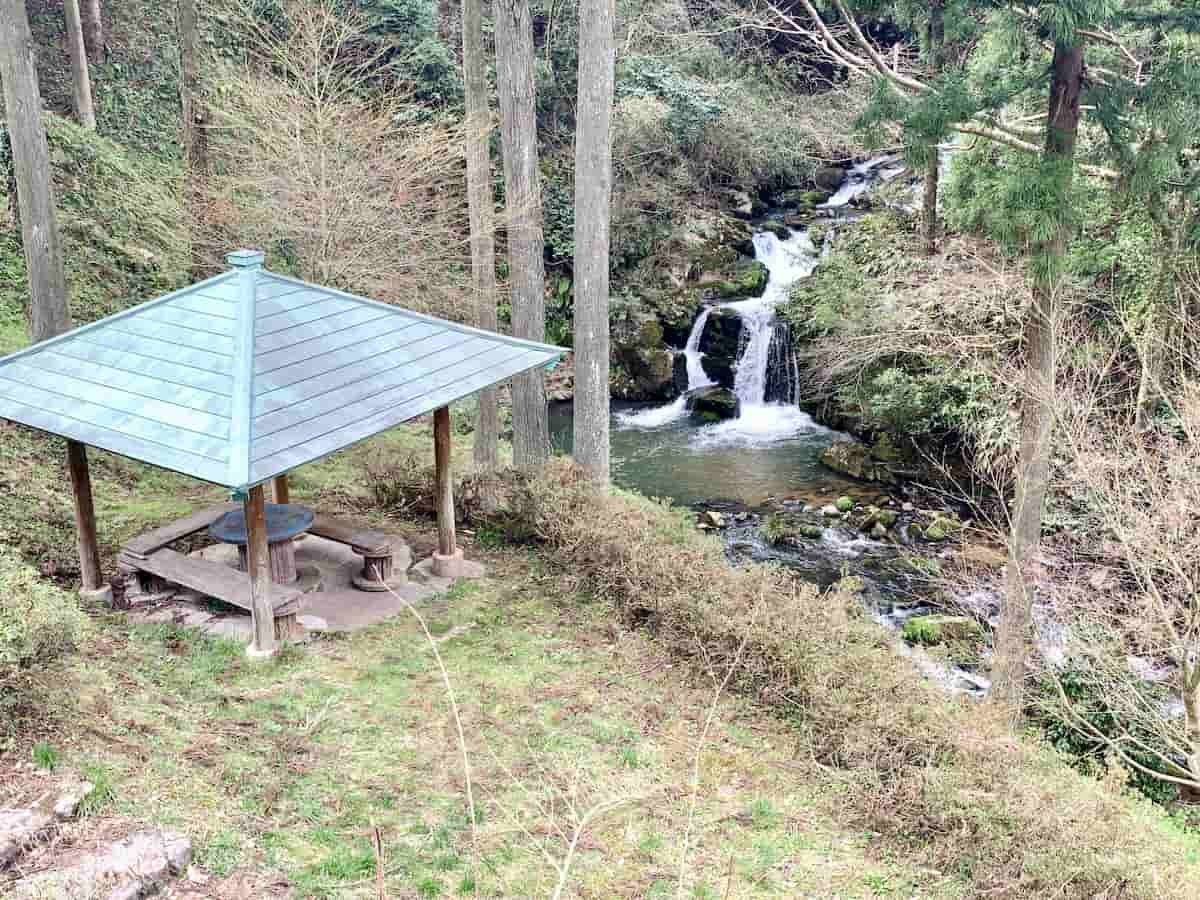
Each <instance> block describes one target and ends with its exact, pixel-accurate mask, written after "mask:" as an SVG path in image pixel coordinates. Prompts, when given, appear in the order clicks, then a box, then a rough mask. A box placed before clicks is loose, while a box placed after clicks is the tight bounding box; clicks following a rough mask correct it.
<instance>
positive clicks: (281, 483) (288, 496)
mask: <svg viewBox="0 0 1200 900" xmlns="http://www.w3.org/2000/svg"><path fill="white" fill-rule="evenodd" d="M271 484H272V492H273V493H274V495H275V502H276V503H281V504H288V503H291V502H292V491H291V488H290V487H289V486H288V477H287V475H286V474H284V475H276V476H275V478H274V479H273V480H272V482H271Z"/></svg>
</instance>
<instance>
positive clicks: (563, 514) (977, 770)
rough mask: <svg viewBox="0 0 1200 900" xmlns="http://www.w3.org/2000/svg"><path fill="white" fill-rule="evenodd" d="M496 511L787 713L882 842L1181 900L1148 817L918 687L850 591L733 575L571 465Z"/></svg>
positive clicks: (816, 766)
mask: <svg viewBox="0 0 1200 900" xmlns="http://www.w3.org/2000/svg"><path fill="white" fill-rule="evenodd" d="M506 503H507V512H506V513H505V514H504V516H503V517H502V519H501V521H502V522H510V523H511V522H512V521H515V520H518V519H519V520H520V521H521V522H522V524H523V533H525V534H528V535H529V536H530V537H531V538H532V539H533V540H535V541H538V542H540V543H541V544H542V545H543V546H544V548H545V550H546V552H547V554H548V557H549V559H550V560H551V561H552V562H554V563H555V564H556V565H557V567H558V569H559V570H560V571H561V573H562V577H563V578H564V579H565V580H566V581H567V582H568V584H569V585H570V586H574V587H578V588H581V589H586V590H588V591H591V592H593V593H596V594H599V595H601V596H603V597H605V598H607V599H608V600H609V601H611V602H612V603H613V604H614V605H615V607H616V608H617V609H618V610H619V611H620V612H621V613H622V614H623V615H624V616H625V617H626V618H627V619H628V620H630V621H631V622H635V623H646V624H648V625H649V626H650V627H651V628H652V629H653V630H654V632H655V634H656V636H657V638H658V640H659V641H661V642H662V643H663V644H664V645H665V646H666V647H668V648H669V649H670V650H671V651H672V652H673V653H674V654H675V655H676V656H678V657H680V658H682V659H685V660H689V661H693V662H697V661H700V660H702V665H703V666H706V667H708V668H709V669H710V670H712V671H732V672H733V675H732V676H731V680H730V686H731V687H732V688H736V689H739V690H741V691H743V692H746V693H749V694H751V695H753V696H755V697H757V698H758V699H759V700H760V701H762V702H763V703H765V704H768V705H770V706H772V707H774V708H776V709H777V710H778V711H779V713H780V714H782V715H785V716H787V717H788V718H789V719H791V720H792V721H793V722H794V723H795V725H796V728H797V730H798V732H799V734H800V736H801V746H802V747H803V752H804V754H805V755H807V756H808V757H809V758H810V759H811V760H812V763H813V766H812V770H813V772H814V774H817V775H818V776H819V777H825V778H827V779H829V780H830V781H832V782H834V783H836V784H837V785H838V788H839V798H840V802H841V804H842V809H843V812H844V814H845V815H847V816H848V817H850V818H851V819H852V820H855V821H857V822H858V823H859V824H860V825H861V826H862V827H865V828H868V829H870V830H871V831H873V832H875V833H878V834H879V835H880V836H881V838H882V839H883V840H886V841H887V842H888V846H889V847H890V848H894V847H897V846H899V847H900V848H902V849H906V850H910V851H912V852H919V853H921V854H923V858H924V859H925V860H926V861H927V863H928V864H929V865H930V866H932V867H934V868H936V869H940V870H949V869H953V870H955V871H957V872H959V873H961V874H962V876H963V877H964V878H965V879H966V881H967V882H968V883H969V884H970V886H971V890H972V891H973V892H975V894H976V895H983V894H986V895H987V896H990V897H1011V898H1016V897H1021V898H1028V897H1047V898H1048V897H1055V898H1061V897H1079V898H1084V897H1087V898H1092V897H1098V896H1118V895H1119V896H1123V897H1145V898H1169V897H1180V898H1182V897H1185V896H1189V895H1190V892H1191V887H1190V886H1188V885H1189V881H1188V879H1189V878H1190V877H1193V876H1191V875H1189V874H1187V872H1186V869H1187V864H1186V863H1184V862H1181V860H1182V859H1183V855H1182V850H1181V849H1180V848H1181V845H1180V844H1178V843H1177V841H1178V840H1179V838H1178V836H1176V835H1173V834H1172V832H1171V831H1170V830H1169V829H1168V828H1167V827H1165V825H1164V824H1163V821H1162V818H1161V815H1160V814H1159V813H1158V812H1157V811H1155V810H1153V809H1152V808H1151V807H1149V805H1148V804H1143V803H1139V802H1136V801H1131V800H1129V799H1127V798H1123V797H1121V796H1120V795H1119V794H1118V792H1116V791H1115V790H1114V789H1113V788H1112V787H1111V786H1109V785H1106V784H1102V783H1098V782H1096V781H1094V780H1091V779H1088V778H1085V777H1083V776H1080V775H1078V774H1077V773H1074V772H1072V771H1070V770H1069V769H1068V768H1067V767H1066V766H1065V765H1064V764H1063V762H1062V761H1061V760H1060V759H1058V758H1057V757H1056V756H1055V755H1054V754H1053V753H1051V752H1049V751H1047V750H1045V749H1043V748H1040V747H1039V746H1037V745H1036V744H1034V743H1032V742H1026V741H1023V740H1019V739H1015V738H1013V737H1012V735H1011V734H1010V733H1009V732H1008V731H1007V729H1006V727H1005V724H1004V723H1003V721H1001V720H1000V719H998V718H997V717H996V716H995V714H994V711H992V710H990V709H988V708H986V707H981V706H971V705H967V704H966V703H965V702H964V701H955V700H951V699H949V698H947V697H946V696H945V695H943V694H942V693H940V692H939V691H938V689H937V688H936V687H934V686H932V685H929V684H927V683H925V682H923V681H922V680H921V679H920V678H919V677H918V676H917V675H916V673H915V671H914V670H913V669H912V668H911V664H910V663H908V662H907V661H905V660H903V659H900V658H899V657H897V656H896V655H895V654H894V652H893V651H892V649H891V647H890V645H889V637H888V636H887V634H886V632H884V631H883V630H882V629H881V628H880V627H878V626H877V625H875V624H874V623H873V622H871V621H869V620H868V618H867V617H866V616H865V615H864V614H863V613H862V611H861V608H860V606H859V605H858V603H857V601H856V600H854V599H853V598H851V597H850V596H847V595H846V593H845V592H844V591H843V592H840V593H834V594H831V595H821V594H820V593H819V592H818V591H817V590H816V589H815V588H813V587H812V586H810V585H805V584H798V583H796V582H794V581H793V580H792V579H791V578H790V577H789V576H788V575H787V574H786V573H785V572H783V571H781V570H778V569H774V568H770V567H762V566H747V567H745V568H740V569H733V568H731V567H730V566H729V565H728V563H727V561H726V559H725V557H724V554H723V552H722V548H721V546H720V544H719V542H717V541H713V540H711V539H708V538H704V537H702V536H700V535H698V534H697V533H696V532H695V531H694V529H693V528H692V526H691V524H690V522H688V521H687V520H686V518H685V517H684V516H683V514H681V513H680V512H679V511H677V510H673V509H671V508H669V507H666V506H663V505H660V504H658V503H654V502H651V501H647V500H643V499H640V498H637V497H632V496H629V495H626V494H622V493H619V492H614V493H611V494H607V493H603V492H599V491H597V490H596V489H594V488H593V487H591V486H589V485H588V484H587V482H586V481H585V480H584V478H583V477H582V475H581V474H580V473H579V472H577V471H576V470H574V469H573V468H571V467H570V466H569V465H567V464H552V465H551V466H550V467H548V469H547V470H546V472H545V473H544V474H543V475H541V476H540V477H538V478H529V477H524V476H514V477H513V480H512V482H511V488H510V491H509V496H508V499H507V501H506ZM760 595H761V597H762V602H761V604H760V602H759V598H760Z"/></svg>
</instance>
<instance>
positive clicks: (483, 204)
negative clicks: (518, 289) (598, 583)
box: [463, 0, 500, 472]
mask: <svg viewBox="0 0 1200 900" xmlns="http://www.w3.org/2000/svg"><path fill="white" fill-rule="evenodd" d="M463 82H464V85H465V87H466V101H467V199H468V201H469V204H470V215H471V279H472V284H473V286H474V288H475V308H476V310H477V316H478V322H479V327H480V328H486V329H488V330H489V331H495V330H496V328H497V324H498V323H497V320H496V236H495V227H496V226H495V216H494V214H493V209H492V203H493V200H492V159H491V151H490V149H489V148H490V145H491V135H492V113H491V110H490V109H489V108H488V94H489V89H488V79H487V58H486V57H485V55H484V49H483V0H463ZM499 434H500V415H499V410H498V409H497V404H496V389H495V388H488V389H487V390H485V391H480V392H479V415H478V418H477V419H476V422H475V465H476V466H477V467H478V468H480V469H482V470H483V471H485V472H494V471H495V470H496V469H497V468H499V465H500V460H499V450H498V443H499Z"/></svg>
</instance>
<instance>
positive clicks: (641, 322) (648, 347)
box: [613, 315, 679, 400]
mask: <svg viewBox="0 0 1200 900" xmlns="http://www.w3.org/2000/svg"><path fill="white" fill-rule="evenodd" d="M613 355H614V356H615V357H616V361H617V363H618V365H619V366H620V369H621V370H622V371H623V372H624V374H625V375H626V376H627V378H628V380H629V382H630V383H629V384H628V385H614V387H615V388H617V391H616V392H617V393H618V395H619V396H624V397H626V398H628V399H643V400H674V399H675V398H676V397H677V396H679V391H678V389H677V388H676V381H675V354H674V353H672V352H671V350H669V349H667V347H666V345H665V344H664V343H663V329H662V325H661V324H660V323H659V322H658V321H657V320H656V319H655V318H654V317H653V316H648V315H643V316H638V317H636V318H634V319H633V320H632V321H629V322H625V323H623V324H622V325H621V326H620V327H618V328H614V329H613Z"/></svg>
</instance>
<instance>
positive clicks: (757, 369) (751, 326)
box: [726, 231, 820, 410]
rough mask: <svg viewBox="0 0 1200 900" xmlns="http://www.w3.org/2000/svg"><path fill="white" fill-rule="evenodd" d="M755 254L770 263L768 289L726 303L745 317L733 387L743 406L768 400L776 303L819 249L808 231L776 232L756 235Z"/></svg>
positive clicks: (810, 264)
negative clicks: (784, 235) (781, 234)
mask: <svg viewBox="0 0 1200 900" xmlns="http://www.w3.org/2000/svg"><path fill="white" fill-rule="evenodd" d="M754 256H755V259H757V260H758V261H759V262H761V263H762V264H763V265H764V266H766V267H767V271H768V272H770V277H769V278H768V279H767V289H766V291H764V292H763V295H762V296H761V297H758V298H756V299H754V300H741V301H739V302H737V303H730V304H728V306H727V307H726V308H727V309H730V310H733V311H734V312H735V313H737V314H738V316H740V317H741V320H742V333H743V335H744V337H743V343H744V347H743V349H742V353H741V355H740V356H739V358H738V361H737V377H736V379H735V380H734V384H733V391H734V393H735V394H737V398H738V400H740V401H741V403H742V409H743V410H746V409H747V408H750V407H755V406H762V405H763V404H764V403H766V400H767V368H768V366H769V365H770V363H771V343H772V339H773V338H774V336H775V307H776V306H778V305H779V304H780V303H782V302H783V301H784V300H786V299H787V296H788V291H790V290H791V287H792V285H794V284H795V283H796V282H797V281H799V280H800V279H801V278H807V277H808V276H809V275H811V274H812V273H813V270H814V269H815V268H816V267H817V262H818V261H819V260H820V253H819V252H818V251H817V248H816V247H815V246H813V242H812V239H811V238H810V237H809V236H808V232H806V231H798V232H795V233H794V234H792V236H791V237H789V238H788V239H787V240H785V241H781V240H780V239H779V238H778V236H776V235H775V234H774V233H773V232H770V231H763V232H760V233H759V234H756V235H754Z"/></svg>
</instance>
